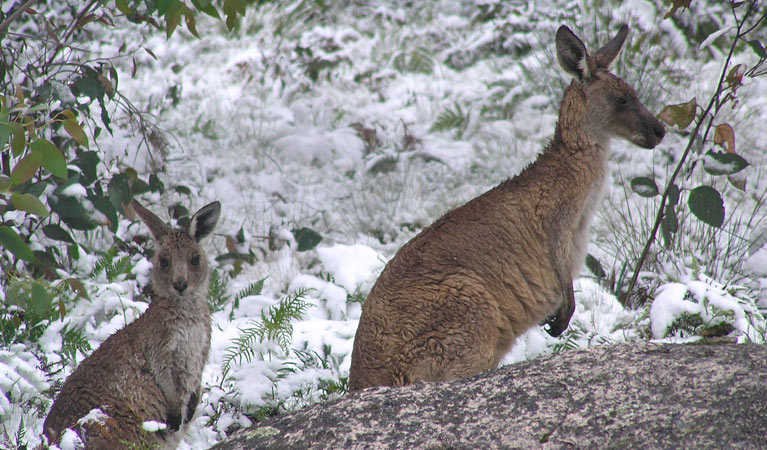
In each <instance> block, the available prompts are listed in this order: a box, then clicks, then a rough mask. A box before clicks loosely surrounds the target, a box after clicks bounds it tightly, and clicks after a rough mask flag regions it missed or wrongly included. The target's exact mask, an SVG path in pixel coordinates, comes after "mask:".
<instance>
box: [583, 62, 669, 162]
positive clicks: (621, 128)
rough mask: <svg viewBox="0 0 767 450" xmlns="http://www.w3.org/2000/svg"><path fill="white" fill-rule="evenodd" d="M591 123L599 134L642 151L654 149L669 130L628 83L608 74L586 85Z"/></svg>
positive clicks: (596, 75) (599, 75) (597, 77)
mask: <svg viewBox="0 0 767 450" xmlns="http://www.w3.org/2000/svg"><path fill="white" fill-rule="evenodd" d="M584 90H585V94H586V103H587V106H586V109H587V111H588V114H591V118H590V119H591V120H589V121H587V122H588V123H591V124H593V125H592V126H594V127H596V129H595V130H594V131H595V132H596V133H598V134H601V135H604V136H608V137H609V136H618V137H621V138H623V139H626V140H627V141H630V142H632V143H634V144H636V145H638V146H640V147H644V148H653V147H655V146H656V145H658V144H659V143H660V142H661V141H662V140H663V136H664V135H665V134H666V129H665V128H664V127H663V125H662V124H661V123H660V122H659V121H658V120H657V119H656V118H655V116H653V114H652V113H651V112H650V111H648V110H647V108H645V106H644V105H643V104H642V102H641V101H639V98H638V97H637V94H636V92H635V91H634V89H633V88H632V87H631V86H629V85H628V83H626V82H625V81H623V80H621V79H620V78H618V77H616V76H615V75H613V74H611V73H609V72H607V71H605V70H600V71H598V72H597V73H596V74H595V76H594V78H593V79H592V80H589V81H587V82H586V83H585V86H584Z"/></svg>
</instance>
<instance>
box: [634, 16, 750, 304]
mask: <svg viewBox="0 0 767 450" xmlns="http://www.w3.org/2000/svg"><path fill="white" fill-rule="evenodd" d="M754 5H755V2H752V3H751V4H750V7H749V9H748V11H746V14H745V16H744V17H743V20H741V21H740V22H738V20H737V16H736V17H735V20H736V22H737V23H738V26H737V33H736V34H735V39H733V41H732V45H731V46H730V51H729V53H728V54H727V58H726V59H725V62H724V67H723V68H722V73H721V74H720V76H719V83H718V84H717V89H716V92H715V93H714V95H712V96H711V100H710V101H709V103H708V106H707V107H706V109H705V110H704V111H703V114H701V116H700V120H698V123H697V124H696V125H695V128H694V129H693V131H692V134H691V135H690V140H689V141H688V142H687V147H686V148H685V149H684V152H683V153H682V157H681V158H680V159H679V163H678V164H677V166H676V169H674V173H673V174H671V177H670V178H669V180H668V182H667V183H666V188H665V189H664V190H663V195H662V196H661V200H660V206H659V207H658V213H657V215H656V216H655V223H654V224H653V227H652V231H651V232H650V237H649V238H648V239H647V242H646V243H645V246H644V248H643V249H642V254H641V255H640V256H639V260H638V261H637V264H636V267H635V268H634V274H633V275H632V276H631V282H630V283H629V286H628V290H627V291H626V297H625V302H624V303H626V304H627V305H629V306H640V305H634V304H633V302H631V300H630V299H631V293H632V292H633V291H634V287H635V286H636V282H637V279H638V278H639V272H640V271H641V270H642V266H643V265H644V262H645V260H646V259H647V255H648V254H649V253H650V248H651V247H652V244H653V243H654V242H655V240H656V237H657V235H658V229H659V228H660V225H661V222H662V221H663V216H664V215H665V211H666V202H667V201H668V196H669V192H670V191H671V186H672V185H673V184H674V181H676V178H677V177H678V176H679V173H680V172H681V171H682V167H683V166H684V163H685V162H686V161H687V158H688V156H689V155H690V151H691V150H692V147H693V145H694V144H695V139H696V138H697V137H698V133H699V131H700V129H701V126H702V125H703V123H704V122H705V120H706V118H707V117H708V115H709V113H710V112H711V109H712V108H714V106H715V105H716V112H718V110H719V107H720V106H721V105H720V104H719V98H720V95H721V94H722V92H723V91H724V89H725V87H724V86H723V83H724V80H725V77H726V76H727V72H728V69H729V66H730V62H731V60H732V55H733V54H734V52H735V46H736V45H737V43H738V41H739V40H740V39H741V38H742V37H743V36H745V33H742V29H743V25H744V24H745V22H746V20H747V19H748V16H749V15H750V14H751V12H752V11H753V9H754ZM733 14H734V11H733ZM716 112H715V113H714V115H712V116H711V117H709V120H708V125H707V126H706V130H705V131H704V133H703V142H705V139H706V138H707V136H708V133H709V132H710V131H711V126H712V125H713V122H714V117H715V116H716Z"/></svg>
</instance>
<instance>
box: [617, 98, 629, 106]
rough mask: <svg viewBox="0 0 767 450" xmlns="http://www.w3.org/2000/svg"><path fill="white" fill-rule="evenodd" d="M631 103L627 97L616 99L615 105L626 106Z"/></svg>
mask: <svg viewBox="0 0 767 450" xmlns="http://www.w3.org/2000/svg"><path fill="white" fill-rule="evenodd" d="M628 102H629V101H628V100H626V97H615V104H616V105H625V104H626V103H628Z"/></svg>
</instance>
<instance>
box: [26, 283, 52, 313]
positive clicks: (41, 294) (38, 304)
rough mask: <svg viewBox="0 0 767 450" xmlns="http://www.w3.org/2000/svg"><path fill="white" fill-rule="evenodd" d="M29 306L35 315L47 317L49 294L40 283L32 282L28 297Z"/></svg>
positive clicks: (49, 304)
mask: <svg viewBox="0 0 767 450" xmlns="http://www.w3.org/2000/svg"><path fill="white" fill-rule="evenodd" d="M29 306H30V307H31V308H32V311H33V312H34V313H35V314H36V315H37V317H47V316H48V308H49V307H50V306H51V295H50V294H49V293H48V290H47V289H45V287H43V286H42V285H40V283H34V284H32V295H31V296H30V298H29Z"/></svg>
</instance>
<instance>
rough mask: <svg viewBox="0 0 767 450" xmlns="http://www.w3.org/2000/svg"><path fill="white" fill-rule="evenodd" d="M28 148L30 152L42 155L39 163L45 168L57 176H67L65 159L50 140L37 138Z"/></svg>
mask: <svg viewBox="0 0 767 450" xmlns="http://www.w3.org/2000/svg"><path fill="white" fill-rule="evenodd" d="M30 148H31V149H32V154H34V153H37V154H39V155H40V156H41V157H42V160H41V164H42V166H43V167H44V168H45V169H46V170H48V171H49V172H50V173H52V174H53V175H55V176H57V177H59V178H66V177H67V161H66V160H65V159H64V155H63V154H62V153H61V151H60V150H59V149H58V148H56V146H55V145H53V143H52V142H51V141H47V140H45V139H38V140H36V141H35V142H33V143H32V144H30Z"/></svg>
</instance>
